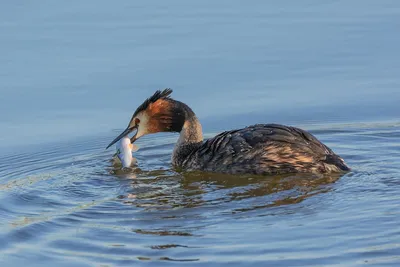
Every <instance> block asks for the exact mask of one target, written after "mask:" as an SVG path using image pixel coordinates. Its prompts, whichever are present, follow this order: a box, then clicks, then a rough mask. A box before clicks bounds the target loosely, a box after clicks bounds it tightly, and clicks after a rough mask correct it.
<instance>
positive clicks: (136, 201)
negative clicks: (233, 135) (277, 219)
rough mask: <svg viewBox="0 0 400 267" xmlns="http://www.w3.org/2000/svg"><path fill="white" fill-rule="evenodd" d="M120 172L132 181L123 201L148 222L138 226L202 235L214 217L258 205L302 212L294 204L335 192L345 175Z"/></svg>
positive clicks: (264, 211) (150, 231)
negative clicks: (338, 181)
mask: <svg viewBox="0 0 400 267" xmlns="http://www.w3.org/2000/svg"><path fill="white" fill-rule="evenodd" d="M114 174H115V175H116V176H117V177H118V178H119V179H120V180H121V183H126V184H124V188H125V189H126V190H125V191H124V194H123V195H121V196H120V201H121V202H122V203H123V204H124V205H132V206H133V207H135V208H138V209H139V210H138V212H136V213H135V221H136V222H137V221H142V222H144V224H143V225H142V226H140V229H138V228H135V229H132V231H133V232H135V233H136V234H141V235H157V236H170V237H173V236H197V235H198V234H199V232H201V231H200V229H202V228H204V227H207V225H209V223H210V221H212V222H214V223H218V221H221V220H226V219H229V220H230V219H232V218H235V217H232V216H237V215H238V214H239V215H240V216H239V217H237V218H240V217H243V216H247V215H248V212H252V211H254V212H256V216H265V215H268V214H270V215H272V214H275V213H276V208H279V209H280V210H281V211H282V212H283V213H288V212H290V211H288V210H290V209H291V210H295V212H300V211H299V210H300V209H301V207H295V206H293V204H296V203H301V202H302V201H303V200H305V199H307V198H311V197H312V196H315V195H317V194H321V193H325V192H329V191H330V190H331V189H332V188H333V186H332V185H333V184H334V182H335V181H337V180H338V179H339V178H340V177H341V175H340V174H336V175H332V174H331V175H311V174H295V175H276V176H268V177H266V176H252V175H245V176H243V175H221V174H213V173H203V172H187V173H185V172H183V173H182V172H176V171H173V170H170V169H169V170H153V171H143V170H141V169H139V168H132V169H130V170H115V173H114ZM292 206H293V208H290V207H292ZM273 208H275V211H272V210H273ZM242 215H243V216H242ZM253 215H254V214H252V216H253ZM210 217H212V218H210ZM158 245H159V244H158ZM161 245H165V244H161ZM174 245H182V244H174ZM156 248H157V246H156V245H154V249H156Z"/></svg>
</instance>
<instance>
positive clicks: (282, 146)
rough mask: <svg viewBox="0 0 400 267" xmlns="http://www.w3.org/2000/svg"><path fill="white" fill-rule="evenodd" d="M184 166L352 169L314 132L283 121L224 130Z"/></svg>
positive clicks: (236, 170) (264, 170)
mask: <svg viewBox="0 0 400 267" xmlns="http://www.w3.org/2000/svg"><path fill="white" fill-rule="evenodd" d="M182 167H184V168H185V169H188V170H202V171H210V172H220V173H231V174H245V173H247V174H250V173H252V174H279V173H296V172H314V173H328V172H339V171H348V170H350V169H349V167H348V166H347V165H346V164H345V163H344V161H343V159H342V158H340V157H339V156H338V155H336V154H335V153H334V152H333V151H332V150H331V149H329V148H328V147H327V146H325V145H324V144H322V143H321V142H320V141H318V140H317V139H316V138H315V137H314V136H313V135H311V134H310V133H308V132H306V131H304V130H301V129H299V128H295V127H290V126H284V125H279V124H257V125H252V126H249V127H246V128H243V129H238V130H232V131H226V132H223V133H221V134H219V135H217V136H215V137H214V138H211V139H208V140H207V141H205V142H204V143H203V144H202V145H201V146H199V147H198V148H197V149H196V150H194V151H193V152H192V153H191V154H190V155H189V156H188V157H187V159H186V160H184V161H183V166H182Z"/></svg>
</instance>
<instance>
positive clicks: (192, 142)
mask: <svg viewBox="0 0 400 267" xmlns="http://www.w3.org/2000/svg"><path fill="white" fill-rule="evenodd" d="M171 93H172V89H170V88H166V89H164V90H157V91H156V92H155V93H154V94H153V95H152V96H150V97H149V98H147V99H146V100H145V101H144V102H143V103H142V104H141V105H140V106H138V108H137V109H136V111H135V112H134V113H133V115H132V117H131V120H130V121H129V124H128V126H127V127H126V129H125V130H124V131H123V132H122V133H121V134H120V135H119V136H118V137H116V138H115V139H114V140H113V141H112V142H111V143H110V144H109V145H108V146H107V148H106V149H108V148H109V147H110V146H112V145H113V144H115V143H116V142H118V141H119V140H120V139H121V138H123V137H124V136H126V135H127V134H130V133H132V132H133V131H135V130H136V133H135V134H134V135H133V136H132V137H131V139H130V141H131V143H134V142H135V141H136V140H138V139H139V138H140V137H142V136H144V135H148V134H154V133H159V132H177V133H179V138H178V140H177V142H176V144H175V146H174V149H173V152H172V156H171V163H172V166H173V167H174V168H176V169H178V170H183V171H202V172H211V173H221V174H222V173H223V174H254V175H274V174H291V173H316V174H324V173H338V172H347V171H350V170H351V169H350V167H349V166H348V165H347V164H346V163H345V162H344V160H343V159H342V158H341V157H340V156H338V155H337V154H335V153H334V152H333V151H332V150H331V149H330V148H329V147H327V146H326V145H324V144H323V143H322V142H320V141H319V140H318V139H317V138H316V137H315V136H313V135H312V134H311V133H309V132H307V131H305V130H302V129H300V128H296V127H293V126H285V125H281V124H275V123H273V124H271V123H270V124H254V125H250V126H247V127H244V128H241V129H234V130H229V131H224V132H222V133H220V134H218V135H216V136H215V137H212V138H209V139H207V140H203V133H202V126H201V123H200V121H199V119H198V118H197V116H196V114H195V113H194V112H193V110H192V109H191V108H190V107H189V106H188V105H186V104H185V103H183V102H180V101H178V100H175V99H173V98H172V97H171Z"/></svg>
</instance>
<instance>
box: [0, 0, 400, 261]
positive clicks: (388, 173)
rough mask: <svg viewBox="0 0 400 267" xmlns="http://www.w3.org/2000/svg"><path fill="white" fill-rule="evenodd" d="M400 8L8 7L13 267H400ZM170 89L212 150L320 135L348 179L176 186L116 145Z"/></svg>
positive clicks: (157, 151)
mask: <svg viewBox="0 0 400 267" xmlns="http://www.w3.org/2000/svg"><path fill="white" fill-rule="evenodd" d="M399 28H400V2H398V1H367V0H363V1H361V0H360V1H323V2H321V1H316V0H315V1H281V2H280V3H279V4H278V2H276V3H273V2H272V1H253V2H252V4H251V5H249V4H246V5H245V4H244V3H243V1H218V2H216V1H197V2H193V1H191V2H188V1H168V3H167V2H166V1H153V2H151V3H147V4H143V3H138V2H133V1H118V2H115V3H114V2H110V1H65V2H61V1H58V2H55V1H35V2H27V1H22V2H17V1H3V3H2V8H1V9H0V31H1V34H0V44H1V50H0V59H1V62H2V64H0V93H1V97H0V129H1V135H0V265H1V266H7V267H9V266H10V267H11V266H102V267H104V266H132V265H134V266H174V265H178V264H179V265H186V266H399V265H400V227H399V224H398V222H399V221H400V208H399V204H400V171H399V168H398V166H399V164H400V118H399V115H400V108H399V106H398V101H399V99H400V76H399V73H400V56H399V47H400V34H398V33H399ZM165 87H171V88H173V89H174V97H175V98H176V99H178V100H181V101H183V102H186V103H187V104H189V105H190V106H191V107H192V108H193V109H194V111H195V112H196V113H197V114H198V116H199V118H200V119H201V121H202V123H203V129H204V131H205V135H206V137H211V136H213V135H215V134H216V133H218V132H220V131H222V130H226V129H232V128H237V127H242V126H245V125H249V124H252V123H257V122H258V123H268V122H277V123H284V124H291V125H295V126H299V127H302V128H304V129H307V130H310V131H311V132H312V133H314V134H315V135H316V136H317V137H318V138H319V139H321V140H322V141H324V142H325V143H326V144H328V145H329V146H330V147H331V148H332V149H333V150H334V151H335V152H337V153H338V154H340V155H342V156H343V157H344V158H345V160H346V161H347V162H348V163H349V165H350V166H351V167H352V168H353V171H352V172H351V173H348V174H346V175H343V176H335V175H326V176H321V177H313V176H310V175H297V176H279V177H278V176H276V177H275V176H274V177H263V178H260V177H252V176H239V177H234V176H224V175H209V174H202V173H193V174H182V173H176V172H175V171H174V170H172V169H171V167H170V154H171V152H172V149H173V145H174V142H175V141H176V139H177V135H174V134H159V135H152V136H148V137H145V138H142V139H140V140H139V141H138V142H137V144H138V146H139V147H140V150H139V151H138V152H136V153H135V157H136V158H137V161H138V168H137V169H135V171H133V172H130V173H124V172H121V171H119V170H116V169H115V168H114V167H113V166H112V164H111V162H110V158H111V156H112V154H113V152H114V151H113V149H110V150H104V148H105V147H106V145H107V144H108V143H109V142H110V141H111V140H112V139H113V138H114V137H115V136H116V135H117V134H118V133H119V131H120V130H122V129H123V128H124V127H125V126H126V124H127V123H128V121H129V119H130V116H131V114H132V112H133V111H134V110H135V109H136V107H137V105H139V104H140V103H141V102H142V101H143V100H144V99H145V98H146V97H148V96H149V95H151V94H152V93H153V92H154V91H155V90H156V89H162V88H165Z"/></svg>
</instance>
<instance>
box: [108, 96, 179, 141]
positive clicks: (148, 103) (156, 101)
mask: <svg viewBox="0 0 400 267" xmlns="http://www.w3.org/2000/svg"><path fill="white" fill-rule="evenodd" d="M171 93H172V90H171V89H165V90H163V91H160V90H158V91H156V92H155V93H154V94H153V95H152V96H151V97H149V98H148V99H146V100H145V101H144V102H143V103H142V104H141V105H140V106H139V107H138V108H137V109H136V111H135V112H134V113H133V115H132V118H131V120H130V122H129V124H128V127H127V128H126V129H125V130H124V131H123V132H122V133H121V134H120V135H119V136H118V137H117V138H115V139H114V140H113V141H112V142H111V143H110V144H109V145H108V146H107V148H109V147H110V146H112V145H113V144H115V143H116V142H118V141H119V140H120V139H121V138H122V137H124V136H126V135H127V134H129V133H131V132H133V131H134V130H136V133H135V135H134V136H133V137H132V138H131V143H133V142H135V141H136V140H137V139H139V138H140V137H142V136H144V135H146V134H151V133H158V132H180V131H181V130H182V127H183V124H184V123H185V117H186V112H185V109H184V108H183V106H186V105H185V104H183V103H181V102H179V101H176V100H173V99H172V98H170V94H171Z"/></svg>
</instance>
